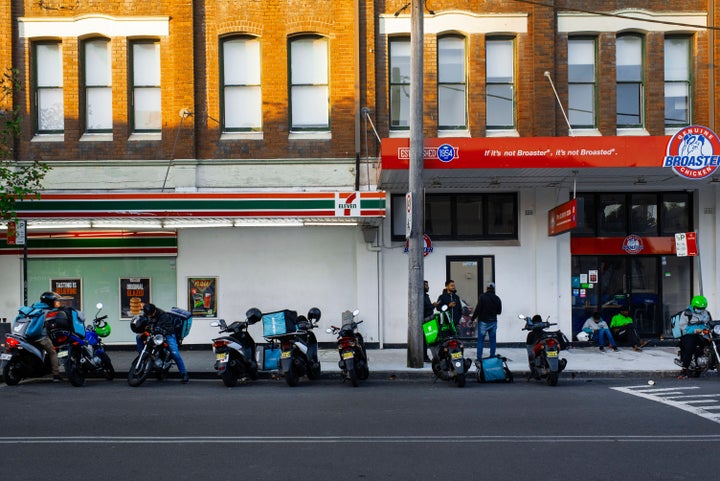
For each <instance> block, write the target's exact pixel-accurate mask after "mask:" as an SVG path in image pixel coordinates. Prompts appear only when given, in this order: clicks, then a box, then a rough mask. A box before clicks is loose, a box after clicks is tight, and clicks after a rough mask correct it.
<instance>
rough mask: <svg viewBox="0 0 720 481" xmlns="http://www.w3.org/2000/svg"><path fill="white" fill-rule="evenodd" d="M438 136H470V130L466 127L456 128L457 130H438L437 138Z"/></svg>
mask: <svg viewBox="0 0 720 481" xmlns="http://www.w3.org/2000/svg"><path fill="white" fill-rule="evenodd" d="M440 137H468V138H469V137H470V131H469V130H468V129H457V130H438V138H440Z"/></svg>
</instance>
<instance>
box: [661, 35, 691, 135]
mask: <svg viewBox="0 0 720 481" xmlns="http://www.w3.org/2000/svg"><path fill="white" fill-rule="evenodd" d="M690 58H691V56H690V38H689V37H667V38H665V126H666V127H684V126H688V125H690V122H691V121H690V118H691V114H690V105H691V104H692V102H691V101H690V93H691V92H692V88H691V84H690V79H691V77H690Z"/></svg>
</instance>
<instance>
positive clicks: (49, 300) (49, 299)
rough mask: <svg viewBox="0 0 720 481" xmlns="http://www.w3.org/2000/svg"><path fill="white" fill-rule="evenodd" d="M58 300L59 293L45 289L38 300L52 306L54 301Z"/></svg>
mask: <svg viewBox="0 0 720 481" xmlns="http://www.w3.org/2000/svg"><path fill="white" fill-rule="evenodd" d="M59 300H60V294H58V293H57V292H52V291H45V292H43V293H42V295H41V296H40V302H42V303H43V304H45V305H46V306H48V307H54V306H55V301H59Z"/></svg>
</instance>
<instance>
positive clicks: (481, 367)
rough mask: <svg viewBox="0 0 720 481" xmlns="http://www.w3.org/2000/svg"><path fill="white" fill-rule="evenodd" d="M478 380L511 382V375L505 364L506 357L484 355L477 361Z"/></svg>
mask: <svg viewBox="0 0 720 481" xmlns="http://www.w3.org/2000/svg"><path fill="white" fill-rule="evenodd" d="M477 364H478V366H477V368H478V370H477V381H478V382H498V381H500V382H512V381H513V375H512V372H510V368H508V365H507V358H504V357H502V356H495V357H486V358H483V359H482V361H481V362H478V363H477Z"/></svg>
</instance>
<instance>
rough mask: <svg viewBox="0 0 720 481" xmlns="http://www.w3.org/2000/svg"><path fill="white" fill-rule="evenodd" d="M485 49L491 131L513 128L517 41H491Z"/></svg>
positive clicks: (486, 90) (488, 121) (487, 110)
mask: <svg viewBox="0 0 720 481" xmlns="http://www.w3.org/2000/svg"><path fill="white" fill-rule="evenodd" d="M485 48H486V59H487V64H486V69H485V73H486V86H485V92H486V93H485V96H486V99H485V100H486V103H485V105H486V121H487V128H488V129H514V128H515V127H516V125H515V120H516V118H515V42H514V41H513V39H488V40H487V42H486V45H485Z"/></svg>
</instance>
